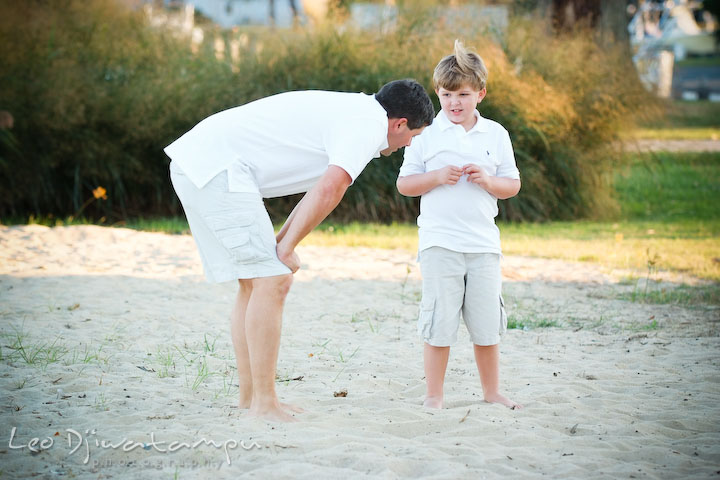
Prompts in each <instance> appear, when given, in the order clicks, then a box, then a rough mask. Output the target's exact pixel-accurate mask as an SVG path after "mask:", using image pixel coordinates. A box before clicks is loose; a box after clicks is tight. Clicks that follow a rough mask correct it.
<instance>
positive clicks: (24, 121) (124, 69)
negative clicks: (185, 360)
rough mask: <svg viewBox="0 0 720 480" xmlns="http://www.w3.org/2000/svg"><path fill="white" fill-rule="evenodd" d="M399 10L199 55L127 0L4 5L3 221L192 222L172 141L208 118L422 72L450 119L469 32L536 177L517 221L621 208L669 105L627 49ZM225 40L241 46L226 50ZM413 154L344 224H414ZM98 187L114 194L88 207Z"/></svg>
mask: <svg viewBox="0 0 720 480" xmlns="http://www.w3.org/2000/svg"><path fill="white" fill-rule="evenodd" d="M398 6H399V7H400V9H399V15H398V19H397V21H396V22H395V23H394V25H393V27H392V28H387V26H386V25H378V26H377V29H376V30H372V31H368V30H357V29H354V28H351V27H349V26H347V25H340V26H339V24H338V23H332V22H328V23H327V24H324V25H316V26H315V27H313V28H294V29H271V28H266V27H263V28H257V27H255V28H244V29H233V30H219V29H214V30H211V31H210V34H209V35H208V34H206V39H205V41H204V42H203V43H202V44H201V45H200V47H199V49H195V50H196V51H193V50H192V49H191V48H190V41H189V40H188V38H186V37H182V36H179V35H177V34H176V33H174V32H173V31H171V30H169V29H167V28H158V27H151V26H150V25H149V22H148V20H147V18H146V16H145V15H144V13H143V12H142V11H141V10H131V9H128V8H127V7H124V6H122V5H120V4H119V3H117V2H116V1H115V0H25V1H22V2H18V1H14V0H0V37H1V38H3V39H4V40H3V42H0V58H2V63H3V65H2V69H0V110H5V111H8V112H10V113H11V114H12V117H13V119H14V123H13V126H12V128H11V129H0V133H2V135H0V217H9V216H14V217H18V216H28V215H35V216H41V215H56V216H67V215H73V214H75V213H76V212H78V211H79V210H80V209H81V207H82V208H83V209H84V210H83V214H84V215H87V216H89V217H91V218H95V219H99V218H101V217H104V219H106V221H117V220H122V219H127V218H129V217H138V216H145V217H147V216H165V215H177V214H179V213H180V212H181V208H180V205H179V203H178V201H177V199H176V197H175V195H174V193H173V191H172V187H171V185H170V182H169V178H168V172H167V166H168V163H169V159H168V158H167V157H166V156H165V154H164V153H163V151H162V149H163V148H164V147H165V146H166V145H168V144H169V143H171V142H172V141H173V140H174V139H176V138H177V137H179V136H180V135H181V134H183V133H184V132H185V131H187V130H189V129H190V128H191V127H192V126H193V125H195V124H196V123H197V122H199V121H200V120H202V119H203V118H205V117H206V116H208V115H210V114H212V113H214V112H217V111H220V110H223V109H226V108H229V107H232V106H235V105H240V104H243V103H247V102H249V101H252V100H255V99H258V98H261V97H264V96H267V95H272V94H275V93H279V92H283V91H288V90H301V89H325V90H337V91H352V92H356V91H357V92H360V91H362V92H366V93H372V92H375V91H377V90H378V88H379V87H380V86H381V85H382V84H384V83H385V82H387V81H389V80H393V79H397V78H407V77H410V78H415V79H417V80H418V81H420V82H421V83H423V84H424V85H425V86H426V88H427V89H428V91H429V92H431V96H432V97H433V101H434V102H435V105H436V110H437V109H438V108H439V106H438V103H437V98H436V97H435V95H434V94H433V93H432V91H431V75H432V70H433V68H434V66H435V64H436V63H437V62H438V61H439V59H440V58H442V57H443V56H444V55H447V54H448V53H451V50H452V45H453V41H454V39H455V38H460V39H461V40H463V41H464V43H465V44H466V45H467V46H469V47H471V48H474V49H475V50H476V51H478V53H480V54H481V56H482V57H483V58H484V59H485V61H486V63H487V64H488V67H489V70H490V79H489V84H488V95H487V97H486V99H485V100H484V101H483V103H482V104H481V106H480V112H481V113H482V114H483V115H484V116H486V117H488V118H490V119H493V120H496V121H498V122H500V123H501V124H502V125H503V126H505V128H507V130H508V131H509V132H510V135H511V138H512V140H513V146H514V148H515V154H516V158H517V163H518V167H519V169H520V172H521V175H522V179H523V188H522V191H521V193H520V195H518V196H517V197H515V198H513V199H511V200H509V201H506V202H502V206H501V217H502V218H504V219H508V220H513V221H522V220H532V221H542V220H548V219H575V218H609V217H612V216H613V215H615V214H616V213H617V212H618V209H619V207H618V205H616V203H615V202H614V200H613V198H612V195H611V192H612V189H611V180H612V178H611V177H612V174H613V168H614V167H615V166H617V162H619V161H620V159H622V158H623V157H622V155H621V151H620V148H621V147H620V145H621V143H620V142H619V141H618V140H619V138H620V134H621V133H622V132H623V131H626V130H627V129H629V128H631V127H632V126H633V123H634V122H635V121H636V120H637V119H638V114H639V113H642V112H649V111H651V110H652V108H654V107H656V105H654V104H653V103H652V102H653V100H651V99H650V97H649V95H647V94H646V92H645V91H644V90H643V89H642V87H641V85H640V83H639V82H638V80H637V78H636V75H635V74H634V70H633V68H632V65H631V64H630V60H629V57H628V51H627V46H626V45H624V44H623V43H622V42H620V43H618V44H612V43H608V42H607V41H603V42H602V43H600V42H598V40H597V38H596V36H594V35H593V33H592V31H590V30H588V29H584V28H576V29H573V30H571V31H566V32H563V33H562V34H558V33H557V32H553V31H552V29H548V28H547V27H546V25H544V24H543V22H541V21H538V19H537V18H536V17H533V16H532V15H528V14H523V15H517V16H514V17H511V19H510V23H509V25H508V27H507V29H506V30H505V31H504V32H502V33H498V32H497V31H488V30H484V29H478V28H474V26H473V25H459V24H458V23H457V22H455V23H453V24H452V25H450V24H448V23H447V22H443V20H442V18H441V17H439V16H438V15H439V13H438V10H439V9H438V7H437V5H434V4H433V2H399V3H398ZM440 7H442V6H440ZM440 10H441V8H440ZM212 36H215V37H216V38H219V39H221V40H223V42H221V45H225V46H229V45H232V44H234V45H236V46H237V45H239V46H240V48H239V51H238V52H237V54H235V55H232V54H231V52H230V50H229V49H230V47H227V48H228V51H227V52H224V53H222V52H221V54H218V52H217V51H216V49H215V42H213V41H212V39H211V37H212ZM297 121H298V122H301V121H302V119H301V118H299V119H297ZM401 162H402V153H401V152H400V153H398V154H395V155H393V156H392V157H391V158H389V159H388V158H384V157H383V158H381V159H376V160H374V161H373V162H371V163H370V165H369V166H368V168H367V169H366V170H365V172H364V173H363V174H362V175H361V176H360V178H359V179H358V181H357V182H356V184H355V185H354V186H353V187H352V188H351V189H350V190H349V191H348V194H347V195H346V197H345V199H344V200H343V201H342V203H341V205H340V206H339V207H338V209H337V210H336V211H335V212H334V213H333V214H332V217H331V218H332V219H333V220H335V221H340V222H342V221H347V220H351V219H352V220H363V221H379V222H391V221H413V220H414V219H415V217H416V215H417V199H410V198H406V197H403V196H401V195H399V194H398V193H397V191H396V188H395V181H396V178H397V172H398V169H399V166H400V164H401ZM98 186H102V187H104V188H105V189H106V194H107V199H106V200H101V199H98V200H97V201H93V202H92V203H91V204H89V205H86V203H87V200H88V199H89V198H92V196H93V193H92V192H93V190H95V189H96V188H97V187H98ZM296 201H297V197H295V198H292V197H291V198H284V199H273V200H270V201H268V206H269V210H270V212H271V215H272V216H273V217H274V219H275V220H276V221H277V220H281V217H283V216H284V215H287V213H289V211H290V210H291V209H292V207H293V206H294V203H295V202H296ZM85 207H86V208H85Z"/></svg>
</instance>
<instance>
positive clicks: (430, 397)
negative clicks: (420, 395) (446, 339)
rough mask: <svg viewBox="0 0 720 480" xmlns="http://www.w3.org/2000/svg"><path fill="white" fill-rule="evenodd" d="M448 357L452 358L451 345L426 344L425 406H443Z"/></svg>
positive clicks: (424, 359)
mask: <svg viewBox="0 0 720 480" xmlns="http://www.w3.org/2000/svg"><path fill="white" fill-rule="evenodd" d="M448 358H450V347H433V346H432V345H430V344H428V343H426V344H425V348H424V350H423V362H424V365H425V383H426V384H427V393H426V394H425V401H424V402H423V406H424V407H428V408H442V406H443V384H444V383H445V371H446V370H447V364H448Z"/></svg>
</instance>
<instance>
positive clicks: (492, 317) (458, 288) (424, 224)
mask: <svg viewBox="0 0 720 480" xmlns="http://www.w3.org/2000/svg"><path fill="white" fill-rule="evenodd" d="M486 81H487V69H486V68H485V64H484V63H483V61H482V59H481V58H480V56H479V55H477V54H476V53H473V52H469V51H467V50H466V49H465V48H464V47H463V45H462V43H460V42H459V41H457V40H456V41H455V53H454V54H453V55H448V56H446V57H445V58H443V59H442V60H441V61H440V63H438V65H437V67H435V72H434V74H433V84H434V87H435V93H437V95H438V97H439V99H440V106H441V107H442V111H441V112H440V113H439V114H438V115H437V116H436V117H435V121H434V122H433V123H432V125H431V126H429V127H428V128H426V129H425V131H424V132H423V133H422V134H421V135H419V136H418V137H417V138H416V139H415V141H414V142H413V143H412V145H411V146H409V147H408V148H406V149H405V158H404V162H403V165H402V167H401V168H400V175H399V178H398V181H397V188H398V191H399V192H400V193H402V194H403V195H407V196H411V197H415V196H418V195H421V196H422V197H421V199H420V216H419V217H418V227H419V237H420V242H419V249H418V250H419V252H420V253H419V255H418V257H419V261H420V270H421V272H422V276H423V293H422V302H421V306H420V315H419V319H418V332H419V333H420V335H421V336H422V337H423V340H424V341H425V346H424V355H423V356H424V362H425V378H426V382H427V395H426V397H425V402H424V406H426V407H430V408H442V405H443V382H444V379H445V370H446V368H447V363H448V357H449V354H450V345H452V344H454V343H455V342H456V340H457V329H458V326H459V322H460V315H461V313H462V317H463V320H464V321H465V325H466V326H467V329H468V332H469V333H470V338H471V340H472V342H473V344H474V351H475V361H476V363H477V367H478V371H479V373H480V380H481V382H482V387H483V395H484V398H485V401H486V402H490V403H501V404H503V405H505V406H507V407H510V408H512V409H516V408H522V406H521V405H520V404H518V403H516V402H514V401H513V400H511V399H509V398H507V397H505V396H503V395H501V394H500V392H499V390H498V388H499V348H498V343H499V341H500V335H501V334H502V333H504V332H505V329H506V328H507V317H506V316H505V311H504V305H503V299H502V296H501V295H500V286H501V276H500V254H501V251H500V232H499V230H498V228H497V226H495V216H497V213H498V207H497V199H498V198H500V199H506V198H510V197H513V196H515V195H517V193H518V192H519V191H520V175H519V173H518V170H517V167H516V165H515V157H514V154H513V150H512V145H511V143H510V137H509V135H508V133H507V131H506V130H505V129H504V128H503V127H502V126H501V125H500V124H498V123H496V122H493V121H492V120H488V119H485V118H483V117H481V116H480V114H479V113H478V111H477V110H476V107H477V105H478V104H479V103H480V102H481V101H482V100H483V98H484V97H485V94H486V92H487V90H486V88H485V84H486Z"/></svg>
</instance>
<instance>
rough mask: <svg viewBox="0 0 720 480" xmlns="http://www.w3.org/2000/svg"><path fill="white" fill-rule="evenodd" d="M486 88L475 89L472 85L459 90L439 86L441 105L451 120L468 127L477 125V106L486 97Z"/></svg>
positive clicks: (438, 92)
mask: <svg viewBox="0 0 720 480" xmlns="http://www.w3.org/2000/svg"><path fill="white" fill-rule="evenodd" d="M485 92H486V90H485V89H484V88H483V89H482V90H480V91H477V90H473V89H472V87H469V86H463V87H461V88H460V89H459V90H446V89H444V88H442V87H440V88H438V89H437V90H436V91H435V93H437V96H438V98H439V99H440V106H441V107H442V111H443V112H445V115H446V116H447V117H448V119H450V121H451V122H453V123H455V124H458V125H462V126H463V127H465V128H466V129H469V128H472V126H473V125H475V108H476V107H477V105H478V103H480V102H481V101H482V99H483V98H484V97H485Z"/></svg>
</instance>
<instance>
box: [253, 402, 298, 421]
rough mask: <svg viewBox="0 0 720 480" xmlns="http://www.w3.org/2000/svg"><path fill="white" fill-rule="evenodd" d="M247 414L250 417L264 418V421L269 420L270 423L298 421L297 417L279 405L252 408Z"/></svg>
mask: <svg viewBox="0 0 720 480" xmlns="http://www.w3.org/2000/svg"><path fill="white" fill-rule="evenodd" d="M247 414H248V416H249V417H256V418H262V419H263V420H268V421H270V422H284V423H292V422H297V419H295V417H293V416H292V415H289V414H288V413H287V412H285V410H283V409H282V408H281V407H280V406H279V405H271V406H266V407H262V408H260V407H258V408H255V407H250V410H248V412H247Z"/></svg>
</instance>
